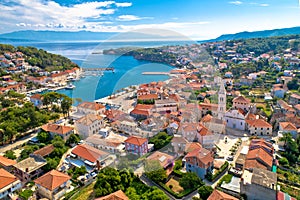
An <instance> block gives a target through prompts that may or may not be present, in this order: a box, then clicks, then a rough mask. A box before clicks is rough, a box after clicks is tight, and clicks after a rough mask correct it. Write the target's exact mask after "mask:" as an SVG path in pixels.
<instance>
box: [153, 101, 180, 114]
mask: <svg viewBox="0 0 300 200" xmlns="http://www.w3.org/2000/svg"><path fill="white" fill-rule="evenodd" d="M177 108H178V104H177V102H176V101H175V100H174V99H164V100H155V109H156V112H167V111H170V112H175V111H177Z"/></svg>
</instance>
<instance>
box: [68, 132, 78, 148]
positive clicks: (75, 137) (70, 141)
mask: <svg viewBox="0 0 300 200" xmlns="http://www.w3.org/2000/svg"><path fill="white" fill-rule="evenodd" d="M78 142H80V137H79V135H77V134H71V135H70V137H69V138H68V139H67V141H66V145H69V146H72V145H75V144H77V143H78Z"/></svg>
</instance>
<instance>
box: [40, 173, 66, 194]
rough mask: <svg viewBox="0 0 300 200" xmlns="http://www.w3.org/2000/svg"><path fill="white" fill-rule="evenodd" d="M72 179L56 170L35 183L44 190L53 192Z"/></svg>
mask: <svg viewBox="0 0 300 200" xmlns="http://www.w3.org/2000/svg"><path fill="white" fill-rule="evenodd" d="M70 179H71V177H70V176H68V175H67V174H64V173H62V172H59V171H56V170H52V171H50V172H48V173H46V174H44V175H43V176H41V177H39V178H37V179H36V180H34V182H35V183H36V184H38V185H41V186H42V187H44V188H47V189H48V190H50V191H53V190H55V189H56V188H58V187H59V186H61V185H62V184H64V183H65V182H67V181H68V180H70Z"/></svg>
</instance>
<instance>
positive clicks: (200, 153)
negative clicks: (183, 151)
mask: <svg viewBox="0 0 300 200" xmlns="http://www.w3.org/2000/svg"><path fill="white" fill-rule="evenodd" d="M185 157H186V158H197V159H198V161H200V162H202V163H203V164H205V165H208V163H212V162H213V161H214V158H213V156H212V153H211V152H210V151H209V150H207V149H204V148H199V149H194V150H193V151H191V152H189V153H188V154H187V155H186V156H185Z"/></svg>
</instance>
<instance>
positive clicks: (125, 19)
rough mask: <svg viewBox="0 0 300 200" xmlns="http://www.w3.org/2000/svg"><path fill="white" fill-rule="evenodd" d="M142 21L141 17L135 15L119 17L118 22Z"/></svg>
mask: <svg viewBox="0 0 300 200" xmlns="http://www.w3.org/2000/svg"><path fill="white" fill-rule="evenodd" d="M140 19H142V18H141V17H138V16H135V15H120V16H119V17H117V20H118V21H136V20H140Z"/></svg>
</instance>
